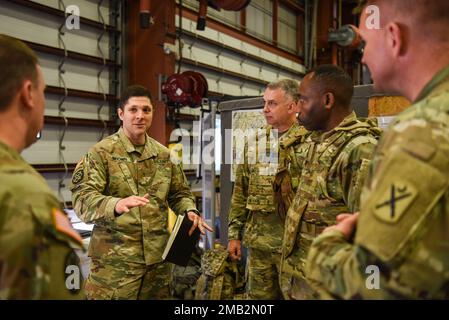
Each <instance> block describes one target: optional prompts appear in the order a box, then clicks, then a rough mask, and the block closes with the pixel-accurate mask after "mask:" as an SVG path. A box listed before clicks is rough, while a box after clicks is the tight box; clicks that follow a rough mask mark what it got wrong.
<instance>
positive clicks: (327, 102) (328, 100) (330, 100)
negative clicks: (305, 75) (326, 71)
mask: <svg viewBox="0 0 449 320" xmlns="http://www.w3.org/2000/svg"><path fill="white" fill-rule="evenodd" d="M323 100H324V101H323V104H324V108H325V109H327V110H330V109H331V108H332V106H333V105H334V104H335V96H334V94H333V93H332V92H326V93H325V94H324V95H323Z"/></svg>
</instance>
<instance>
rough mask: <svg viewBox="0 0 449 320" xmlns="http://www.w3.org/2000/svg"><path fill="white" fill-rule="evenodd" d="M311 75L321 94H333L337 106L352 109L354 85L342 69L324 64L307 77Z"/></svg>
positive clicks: (311, 71)
mask: <svg viewBox="0 0 449 320" xmlns="http://www.w3.org/2000/svg"><path fill="white" fill-rule="evenodd" d="M309 74H311V80H312V81H313V83H314V84H315V85H316V86H317V87H318V88H319V90H320V94H325V93H326V92H331V93H332V94H333V95H334V97H335V103H336V105H338V106H341V107H348V108H349V107H350V104H351V99H352V95H353V94H354V84H353V83H352V79H351V77H350V76H349V75H348V74H347V73H346V72H345V71H344V70H343V69H342V68H340V67H338V66H335V65H333V64H323V65H320V66H318V67H316V68H314V69H312V70H310V71H309V72H308V73H307V74H306V75H309Z"/></svg>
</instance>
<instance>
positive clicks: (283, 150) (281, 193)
mask: <svg viewBox="0 0 449 320" xmlns="http://www.w3.org/2000/svg"><path fill="white" fill-rule="evenodd" d="M297 98H298V83H297V82H296V81H294V80H288V79H285V80H280V81H278V82H274V83H270V84H269V85H268V86H267V88H266V90H265V93H264V95H263V99H264V103H265V104H264V109H263V113H264V116H265V118H266V121H267V126H266V127H264V128H263V129H266V130H262V132H263V134H266V135H269V133H270V131H271V130H273V129H275V130H277V131H278V135H279V136H280V138H279V142H278V147H275V148H276V150H275V151H276V159H275V160H276V161H275V163H271V164H270V163H262V162H261V161H255V163H249V162H250V161H249V158H250V157H249V154H251V153H252V154H253V155H254V154H255V151H254V150H252V149H254V148H252V147H251V146H248V144H247V145H245V155H244V160H245V163H244V164H240V165H238V167H237V172H236V178H235V185H234V192H233V196H232V202H231V209H230V212H229V227H228V230H229V231H228V233H229V236H228V237H229V243H228V251H229V253H230V257H231V259H233V260H237V259H240V258H241V254H242V253H241V250H242V248H241V246H242V244H241V241H242V239H243V245H245V246H246V247H248V249H249V252H248V261H247V273H248V280H247V284H246V295H247V298H249V299H282V294H281V290H280V287H279V270H280V269H279V263H280V258H281V256H280V252H281V251H280V250H281V243H282V233H283V225H284V220H285V215H286V210H288V207H289V205H290V202H291V198H293V195H294V192H295V190H296V188H297V186H298V181H299V180H298V177H299V173H300V171H301V169H300V164H299V163H298V162H297V161H296V158H297V156H296V150H297V149H298V147H299V146H300V144H301V142H302V141H303V140H304V137H305V136H306V134H307V130H305V129H304V128H303V127H301V126H299V125H298V123H297V122H296V112H297ZM259 141H261V140H260V139H259V140H257V143H259ZM266 141H267V142H268V144H269V142H270V140H269V138H267V140H266ZM270 147H271V146H269V145H267V147H265V146H262V147H261V148H259V150H258V151H259V152H267V153H269V152H270ZM260 150H262V151H260ZM273 187H274V188H275V190H276V192H275V191H274V190H273Z"/></svg>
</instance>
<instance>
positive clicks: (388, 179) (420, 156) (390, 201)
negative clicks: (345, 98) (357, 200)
mask: <svg viewBox="0 0 449 320" xmlns="http://www.w3.org/2000/svg"><path fill="white" fill-rule="evenodd" d="M448 155H449V66H448V67H447V68H446V69H445V70H443V71H441V72H440V73H438V74H437V75H436V76H435V77H434V78H433V80H432V81H431V82H430V83H429V84H428V85H427V86H426V87H425V88H424V90H423V91H422V92H421V94H420V96H419V97H418V99H417V100H416V102H415V103H414V105H413V106H412V107H410V108H409V109H407V110H405V111H404V112H402V113H401V114H399V115H398V116H397V118H396V119H395V121H394V122H393V123H392V124H391V125H390V127H389V129H388V131H387V132H386V133H385V135H384V136H383V137H382V139H381V141H380V144H379V148H378V150H377V152H376V154H375V156H374V159H373V165H372V168H371V169H370V175H369V177H368V178H367V183H366V184H365V187H364V190H363V194H362V199H361V210H360V216H359V219H358V224H357V230H356V234H355V239H354V242H353V243H349V242H348V241H346V240H345V239H344V238H343V237H342V235H341V233H339V232H338V231H332V232H329V233H326V234H324V235H322V236H320V237H319V238H317V239H316V240H315V242H314V243H313V245H312V248H311V250H310V255H309V257H308V263H307V274H308V277H310V279H311V280H312V282H311V283H312V284H313V286H314V287H317V288H320V289H321V290H322V292H324V293H326V294H331V295H334V296H336V297H340V298H346V299H351V298H367V299H378V298H380V299H392V298H408V299H410V298H411V299H421V298H430V299H437V298H440V299H441V298H442V299H448V298H449V286H448V283H449V254H448V247H449V238H448V231H447V230H448V227H449V225H448V222H449V157H448ZM370 265H373V266H374V269H375V268H376V267H377V268H379V271H380V272H379V273H380V276H379V278H380V279H379V282H380V287H379V289H378V290H375V289H371V290H370V289H369V288H368V287H371V285H372V284H375V282H374V281H372V279H369V278H368V277H369V276H370V275H371V274H373V275H374V271H370V270H373V269H371V268H372V267H371V268H367V267H368V266H370ZM367 284H368V285H369V286H368V287H367Z"/></svg>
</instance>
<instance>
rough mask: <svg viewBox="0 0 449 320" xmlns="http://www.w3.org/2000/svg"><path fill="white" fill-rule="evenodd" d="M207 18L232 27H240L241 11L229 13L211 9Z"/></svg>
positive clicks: (208, 10)
mask: <svg viewBox="0 0 449 320" xmlns="http://www.w3.org/2000/svg"><path fill="white" fill-rule="evenodd" d="M207 16H208V17H212V18H214V19H217V20H218V21H220V22H223V23H225V24H228V25H230V26H232V27H236V28H239V27H240V11H228V10H223V9H221V10H220V11H217V10H215V9H214V8H212V7H209V8H208V9H207Z"/></svg>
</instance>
